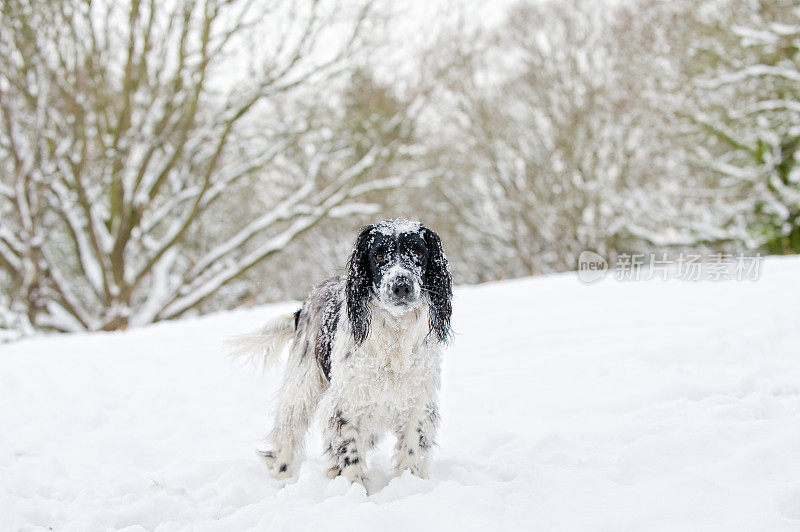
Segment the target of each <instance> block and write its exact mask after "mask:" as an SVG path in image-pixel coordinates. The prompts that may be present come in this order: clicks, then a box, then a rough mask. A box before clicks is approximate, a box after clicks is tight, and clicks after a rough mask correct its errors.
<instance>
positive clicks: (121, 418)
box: [0, 257, 800, 532]
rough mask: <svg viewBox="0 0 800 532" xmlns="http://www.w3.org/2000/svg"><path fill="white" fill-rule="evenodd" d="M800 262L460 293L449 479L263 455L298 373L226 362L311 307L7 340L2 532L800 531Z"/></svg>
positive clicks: (2, 371)
mask: <svg viewBox="0 0 800 532" xmlns="http://www.w3.org/2000/svg"><path fill="white" fill-rule="evenodd" d="M799 277H800V260H799V259H798V258H797V257H794V258H770V259H767V260H766V261H765V262H764V264H762V277H761V279H760V280H759V281H755V282H753V281H744V282H735V281H729V282H725V281H722V282H682V281H678V280H675V281H666V282H665V281H662V280H653V281H648V282H644V281H641V282H635V281H630V282H620V281H615V280H613V279H612V278H608V279H606V280H604V281H601V282H598V283H596V284H593V285H584V284H581V283H580V282H579V281H578V279H577V276H576V275H575V274H562V275H554V276H548V277H540V278H535V279H522V280H515V281H507V282H499V283H493V284H487V285H481V286H475V287H464V288H460V289H458V290H457V291H456V296H455V300H454V309H455V310H454V327H455V331H456V336H455V341H454V344H453V345H452V346H451V347H450V348H449V349H448V350H447V351H446V352H445V358H444V379H443V387H442V391H441V414H442V418H443V424H442V429H441V434H440V438H439V447H438V449H437V450H436V453H435V458H434V462H433V466H432V470H431V477H430V479H427V480H423V479H420V478H416V477H412V476H410V475H409V474H405V475H404V476H402V477H399V478H393V479H390V477H389V475H388V473H387V472H388V471H389V467H390V464H389V455H390V446H391V444H392V442H391V441H389V440H388V439H387V440H385V441H384V442H383V444H381V446H379V448H378V450H377V451H376V453H375V455H374V456H373V457H372V459H371V463H370V469H369V470H368V474H369V476H370V482H369V485H368V487H369V488H370V492H371V493H370V494H369V495H368V494H367V492H366V491H365V489H364V488H363V487H362V486H360V485H350V484H348V483H347V482H346V481H345V479H343V478H337V479H335V480H329V479H328V478H327V477H326V476H325V470H326V464H325V462H324V460H323V458H322V452H321V451H322V448H321V444H320V438H319V435H318V433H317V432H316V429H315V432H313V433H312V437H311V441H310V442H309V445H308V452H307V455H308V456H307V459H306V461H305V462H304V463H303V465H302V467H301V468H300V470H299V473H298V477H297V478H295V479H293V480H292V481H291V482H288V483H286V484H285V485H283V484H281V483H280V482H278V481H275V480H273V479H272V478H271V477H270V476H269V475H268V472H267V470H266V469H265V468H264V466H263V465H262V464H261V462H260V461H259V460H258V459H257V457H256V456H255V454H254V452H253V451H254V449H255V448H256V447H257V446H260V445H261V441H260V438H261V436H263V435H264V434H266V432H267V430H268V428H269V427H268V424H269V422H270V421H269V420H270V419H271V418H270V416H269V415H268V404H269V401H270V398H271V396H272V393H273V392H274V391H275V390H276V388H277V385H278V383H279V379H280V371H275V372H273V373H267V374H261V373H260V372H259V371H257V370H254V369H253V368H251V367H249V366H244V367H242V366H240V365H239V366H237V365H236V364H234V363H232V362H231V361H229V360H228V359H226V358H225V357H224V356H223V355H222V354H221V348H220V346H221V343H222V340H223V339H224V337H225V336H227V335H230V334H236V333H241V332H246V331H250V330H252V329H254V328H256V327H258V326H260V325H262V324H263V323H264V322H265V321H266V320H267V319H268V318H270V317H272V316H275V315H277V314H279V313H282V312H286V311H291V310H294V309H295V308H296V304H295V303H286V304H279V305H271V306H264V307H259V308H254V309H249V310H241V311H234V312H227V313H218V314H214V315H210V316H206V317H202V318H193V319H184V320H182V321H180V322H173V323H164V324H159V325H155V326H150V327H145V328H141V329H136V330H131V331H128V332H120V333H93V334H72V335H62V336H46V337H39V338H33V339H29V340H25V341H20V342H17V343H13V344H6V345H3V346H1V347H0V405H2V406H1V407H0V427H2V432H0V530H36V529H46V528H53V529H56V530H81V531H83V530H111V529H124V530H130V531H135V530H187V529H191V530H248V529H260V530H291V531H303V530H309V531H315V532H317V531H320V530H348V531H353V530H381V531H383V530H398V531H407V530H451V529H452V530H487V529H489V530H648V531H653V530H704V531H707V530H725V531H730V530H798V529H800V357H799V356H798V355H800V349H798V348H800V326H798V311H799V310H800V284H798V278H799Z"/></svg>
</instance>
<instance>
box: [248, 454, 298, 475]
mask: <svg viewBox="0 0 800 532" xmlns="http://www.w3.org/2000/svg"><path fill="white" fill-rule="evenodd" d="M256 456H258V457H259V458H261V461H262V462H264V465H266V466H267V469H269V470H270V471H272V475H273V476H274V477H275V478H276V479H278V480H284V479H287V478H290V477H291V476H292V468H291V465H290V464H289V463H288V462H284V461H280V460H278V457H277V456H276V455H275V452H274V451H261V450H258V449H257V450H256Z"/></svg>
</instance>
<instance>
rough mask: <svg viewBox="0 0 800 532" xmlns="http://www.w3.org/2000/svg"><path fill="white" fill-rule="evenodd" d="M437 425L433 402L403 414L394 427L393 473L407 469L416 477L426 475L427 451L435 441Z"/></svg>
mask: <svg viewBox="0 0 800 532" xmlns="http://www.w3.org/2000/svg"><path fill="white" fill-rule="evenodd" d="M438 425H439V408H438V406H437V405H436V404H435V403H433V402H431V403H428V404H426V405H424V406H418V407H417V408H414V409H413V410H411V411H410V412H407V413H406V415H405V416H403V419H402V420H401V422H400V423H399V424H398V426H397V428H396V429H395V434H396V435H397V444H396V445H395V448H394V451H395V454H394V463H395V469H394V473H395V475H400V474H402V473H403V471H405V470H406V469H408V470H409V471H411V473H412V474H414V475H416V476H418V477H422V478H427V477H428V465H429V464H428V460H429V453H430V450H431V448H432V447H433V446H434V445H435V442H436V430H437V427H438Z"/></svg>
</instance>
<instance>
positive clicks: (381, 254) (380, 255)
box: [375, 251, 386, 262]
mask: <svg viewBox="0 0 800 532" xmlns="http://www.w3.org/2000/svg"><path fill="white" fill-rule="evenodd" d="M385 260H386V252H385V251H378V252H376V253H375V262H383V261H385Z"/></svg>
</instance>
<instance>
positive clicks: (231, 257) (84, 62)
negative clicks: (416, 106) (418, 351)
mask: <svg viewBox="0 0 800 532" xmlns="http://www.w3.org/2000/svg"><path fill="white" fill-rule="evenodd" d="M371 8H372V6H371V4H370V3H369V2H367V3H363V4H360V5H358V6H356V7H355V8H354V4H353V3H352V2H348V3H345V4H343V5H339V4H338V3H336V2H323V1H315V0H309V1H304V0H297V1H291V2H267V1H258V0H179V1H175V2H157V1H156V0H130V1H127V2H112V1H108V2H102V1H101V2H97V1H92V0H65V1H61V0H58V1H56V0H44V1H42V0H36V1H34V0H9V1H6V2H4V3H3V5H2V8H0V36H2V37H0V111H1V112H2V115H0V169H2V170H1V171H2V175H0V217H1V218H0V271H2V274H0V275H2V276H0V281H2V282H3V283H4V286H7V287H9V289H8V290H5V289H4V290H3V292H4V297H5V298H6V301H0V307H4V308H5V309H6V310H5V311H4V313H3V314H2V315H1V316H0V327H2V326H3V323H2V320H5V322H6V324H5V325H6V326H16V327H28V328H53V329H56V330H73V329H89V330H96V329H107V330H108V329H116V328H120V327H125V326H127V325H128V324H131V323H134V324H141V323H149V322H153V321H157V320H162V319H170V318H174V317H177V316H181V315H182V314H184V313H185V312H187V311H189V310H191V309H193V308H196V307H197V305H198V304H200V303H201V302H203V301H204V300H205V299H206V298H208V297H210V296H212V295H214V294H215V293H216V292H217V291H219V290H220V289H221V288H222V287H224V286H226V285H227V284H228V283H230V282H231V281H233V280H235V279H237V278H239V277H240V276H242V275H243V274H244V273H245V272H247V271H248V270H249V269H250V268H252V267H253V266H254V265H256V264H258V263H259V262H260V261H261V260H263V259H264V258H265V257H268V256H271V255H273V254H275V253H278V252H280V251H281V250H283V249H284V248H286V246H287V245H288V244H289V243H290V242H291V241H292V240H293V239H295V238H296V237H297V236H298V235H300V234H302V233H303V232H305V231H307V230H308V229H310V228H311V227H313V226H314V225H315V224H317V223H319V222H320V220H322V219H324V218H325V217H326V216H328V215H329V214H330V213H331V212H332V211H335V210H337V209H338V211H339V213H340V214H341V213H342V212H345V211H346V210H347V209H350V210H352V211H357V210H358V209H359V205H360V203H359V198H361V197H363V196H364V195H366V194H368V193H370V192H371V191H374V190H381V189H387V188H391V187H394V186H398V185H399V184H400V183H402V182H403V180H404V179H405V177H407V176H405V175H402V176H392V177H391V178H379V177H376V175H377V174H375V173H374V172H373V170H374V169H375V168H377V167H379V166H380V165H381V164H382V163H384V162H385V161H386V160H387V158H389V157H391V154H392V153H394V152H395V151H396V150H397V149H398V146H399V144H400V143H402V140H399V139H398V137H397V136H396V135H395V136H392V135H387V134H386V132H387V131H392V130H397V129H398V128H400V129H402V128H404V127H407V126H406V125H405V124H406V123H407V121H409V120H410V118H409V117H410V116H411V114H413V111H412V110H411V108H412V107H413V102H411V103H409V104H408V106H406V107H402V108H401V109H399V110H398V112H397V113H396V114H395V115H394V116H392V117H391V119H390V120H388V121H386V122H382V123H380V124H372V127H371V128H370V129H368V130H366V131H364V133H363V136H364V143H363V145H364V146H367V149H364V150H361V151H358V152H356V151H355V150H354V148H353V147H352V146H351V145H350V144H349V143H348V141H347V139H338V138H337V136H336V135H335V132H334V131H332V130H331V129H330V127H328V125H327V123H326V120H327V116H326V115H325V114H324V113H326V112H328V111H327V110H326V109H328V110H329V109H330V106H327V107H326V106H325V105H321V102H318V101H317V100H318V93H315V92H314V91H315V89H317V90H318V89H319V87H320V86H321V85H322V84H325V86H326V87H327V89H328V92H327V94H335V83H336V80H338V79H339V78H340V74H341V72H342V71H343V70H344V69H345V67H346V66H347V65H350V64H351V61H352V57H353V54H354V53H356V52H357V51H358V50H360V49H361V47H362V45H363V39H362V27H363V24H364V22H365V21H366V20H368V17H369V16H370V13H371V11H370V10H371ZM252 209H258V210H260V212H259V215H258V216H255V217H252V218H250V217H248V216H246V215H245V213H249V212H252ZM221 217H223V218H224V219H225V220H224V221H225V222H226V223H224V224H220V223H218V222H219V221H220V218H221ZM14 320H16V323H10V322H11V321H14Z"/></svg>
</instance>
